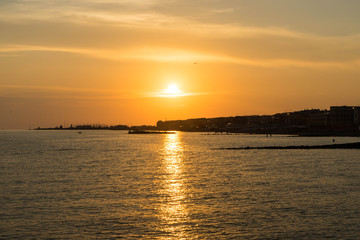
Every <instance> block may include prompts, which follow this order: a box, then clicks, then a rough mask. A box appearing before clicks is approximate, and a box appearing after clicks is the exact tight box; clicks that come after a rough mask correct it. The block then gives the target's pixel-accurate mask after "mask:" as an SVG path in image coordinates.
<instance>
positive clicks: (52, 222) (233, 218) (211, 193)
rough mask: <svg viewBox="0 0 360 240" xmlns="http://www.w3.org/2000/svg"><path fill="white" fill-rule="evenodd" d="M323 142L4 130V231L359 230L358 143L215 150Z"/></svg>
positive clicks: (99, 234)
mask: <svg viewBox="0 0 360 240" xmlns="http://www.w3.org/2000/svg"><path fill="white" fill-rule="evenodd" d="M354 141H359V139H356V138H336V143H342V142H354ZM331 142H332V138H294V137H286V136H273V137H271V138H270V137H269V138H267V137H265V136H244V135H230V136H212V135H210V136H207V135H201V134H199V133H178V134H169V135H128V134H126V132H122V131H83V133H82V134H78V133H77V132H76V131H0V178H1V181H0V189H1V192H0V238H3V239H8V238H20V239H32V238H35V239H49V238H52V239H57V238H59V239H95V238H96V239H114V238H124V239H359V236H360V176H359V175H360V150H339V149H338V150H335V149H328V150H219V149H218V148H220V147H246V146H273V145H278V146H284V145H297V144H298V145H303V144H307V145H311V144H314V145H315V144H318V145H319V144H329V143H331Z"/></svg>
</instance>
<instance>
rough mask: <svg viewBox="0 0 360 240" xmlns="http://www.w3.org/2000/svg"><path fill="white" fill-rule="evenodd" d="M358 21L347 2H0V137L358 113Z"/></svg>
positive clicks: (354, 6) (353, 4) (359, 6)
mask: <svg viewBox="0 0 360 240" xmlns="http://www.w3.org/2000/svg"><path fill="white" fill-rule="evenodd" d="M359 12H360V1H359V0H294V1H289V0H191V1H188V0H118V1H115V0H88V1H82V0H77V1H70V0H52V1H44V0H0V129H27V128H35V127H37V126H41V127H53V126H56V125H60V124H65V125H69V124H71V123H72V124H83V123H101V124H109V125H115V124H127V125H140V124H151V125H154V124H156V121H157V120H165V119H168V120H170V119H187V118H197V117H220V116H235V115H253V114H274V113H277V112H285V111H296V110H302V109H307V108H320V109H325V108H329V106H330V105H360V14H359ZM171 84H173V85H171ZM169 85H171V86H172V87H170V88H169ZM169 89H170V90H169ZM171 89H172V90H171Z"/></svg>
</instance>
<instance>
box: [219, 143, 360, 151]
mask: <svg viewBox="0 0 360 240" xmlns="http://www.w3.org/2000/svg"><path fill="white" fill-rule="evenodd" d="M217 149H220V150H251V149H276V150H286V149H360V142H354V143H341V144H328V145H312V146H311V145H310V146H308V145H300V146H264V147H238V148H236V147H235V148H234V147H232V148H217Z"/></svg>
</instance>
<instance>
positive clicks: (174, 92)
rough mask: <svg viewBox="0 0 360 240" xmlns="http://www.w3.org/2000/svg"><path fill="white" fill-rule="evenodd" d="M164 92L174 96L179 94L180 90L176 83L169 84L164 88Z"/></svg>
mask: <svg viewBox="0 0 360 240" xmlns="http://www.w3.org/2000/svg"><path fill="white" fill-rule="evenodd" d="M165 93H166V94H167V95H169V96H176V95H178V94H181V93H182V92H181V90H180V89H179V88H178V86H177V85H176V84H174V83H173V84H170V85H169V86H168V88H167V89H165Z"/></svg>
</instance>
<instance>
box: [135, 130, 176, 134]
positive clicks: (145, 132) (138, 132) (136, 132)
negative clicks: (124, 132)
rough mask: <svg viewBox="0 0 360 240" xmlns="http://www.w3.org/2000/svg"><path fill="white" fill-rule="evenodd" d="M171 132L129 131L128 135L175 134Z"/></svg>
mask: <svg viewBox="0 0 360 240" xmlns="http://www.w3.org/2000/svg"><path fill="white" fill-rule="evenodd" d="M175 133H176V132H173V131H149V130H129V134H175Z"/></svg>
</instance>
